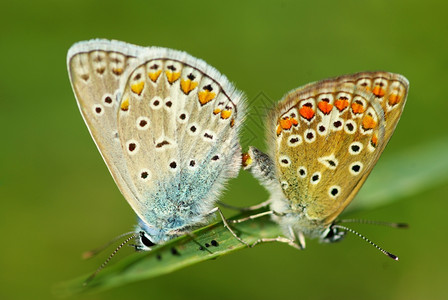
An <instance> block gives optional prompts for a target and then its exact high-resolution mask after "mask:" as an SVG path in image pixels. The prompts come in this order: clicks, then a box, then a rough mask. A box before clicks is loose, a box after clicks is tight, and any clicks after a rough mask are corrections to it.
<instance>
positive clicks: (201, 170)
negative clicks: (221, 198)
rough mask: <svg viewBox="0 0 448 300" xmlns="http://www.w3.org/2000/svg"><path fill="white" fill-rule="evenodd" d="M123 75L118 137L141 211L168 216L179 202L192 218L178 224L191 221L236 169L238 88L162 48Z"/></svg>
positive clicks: (192, 60)
mask: <svg viewBox="0 0 448 300" xmlns="http://www.w3.org/2000/svg"><path fill="white" fill-rule="evenodd" d="M129 78H130V79H129V80H128V82H127V83H126V85H125V89H124V93H123V97H122V102H121V105H120V111H119V121H118V123H119V136H120V139H121V144H122V145H123V147H124V149H123V151H124V152H125V153H126V155H125V162H126V165H127V166H128V169H129V173H130V174H129V175H130V178H131V180H132V182H134V183H135V186H136V198H137V199H139V200H138V201H139V202H140V204H141V205H143V206H144V207H145V213H143V215H142V216H141V218H142V220H146V221H148V220H153V219H154V218H153V217H151V216H152V215H155V216H156V218H157V219H165V220H167V219H169V218H171V217H173V216H174V215H176V214H177V213H178V212H179V211H182V209H183V208H185V209H189V210H190V211H191V215H192V219H191V220H186V221H185V220H182V221H181V222H180V223H182V222H184V221H185V222H191V223H194V222H195V221H194V219H193V217H194V216H201V215H202V216H201V217H203V214H204V213H205V212H206V211H208V210H209V209H210V207H211V205H212V204H213V203H214V201H215V200H216V195H217V194H218V193H219V192H220V191H221V189H222V184H223V183H224V181H226V180H227V178H229V177H234V176H236V174H237V173H238V170H239V168H240V160H241V159H240V155H241V150H240V145H239V142H238V131H239V129H240V126H241V123H242V116H243V109H244V106H243V103H242V94H241V93H239V92H238V91H236V90H235V88H234V87H233V86H232V85H231V84H230V83H229V82H228V81H227V79H226V78H225V77H224V76H222V75H220V74H219V73H218V72H217V71H216V70H215V69H213V68H212V67H210V66H208V65H207V64H205V63H204V62H203V61H201V60H198V59H195V58H193V57H191V56H189V55H188V54H186V53H183V52H178V51H174V50H170V49H163V48H150V49H148V51H147V53H146V59H145V61H144V63H143V64H141V65H140V66H139V67H138V68H136V69H135V70H134V72H133V73H132V74H131V75H130V77H129ZM152 222H153V223H155V222H156V221H152ZM152 225H155V224H152Z"/></svg>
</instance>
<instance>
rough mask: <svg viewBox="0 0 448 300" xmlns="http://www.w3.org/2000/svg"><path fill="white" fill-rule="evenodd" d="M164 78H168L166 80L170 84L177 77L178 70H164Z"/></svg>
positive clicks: (178, 74) (178, 75)
mask: <svg viewBox="0 0 448 300" xmlns="http://www.w3.org/2000/svg"><path fill="white" fill-rule="evenodd" d="M165 74H166V79H168V82H169V83H170V84H171V83H173V82H175V81H176V80H178V79H179V77H180V72H171V71H165Z"/></svg>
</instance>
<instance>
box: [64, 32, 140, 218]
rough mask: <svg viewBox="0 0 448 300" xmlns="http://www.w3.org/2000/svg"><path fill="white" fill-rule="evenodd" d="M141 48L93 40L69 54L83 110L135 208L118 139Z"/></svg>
mask: <svg viewBox="0 0 448 300" xmlns="http://www.w3.org/2000/svg"><path fill="white" fill-rule="evenodd" d="M140 51H141V48H140V47H137V46H133V45H129V44H125V43H122V42H117V41H106V40H92V41H88V42H80V43H77V44H75V45H74V46H72V47H71V48H70V50H69V52H68V55H67V65H68V71H69V75H70V81H71V84H72V87H73V91H74V93H75V96H76V100H77V102H78V106H79V109H80V111H81V114H82V116H83V118H84V121H85V122H86V124H87V127H88V129H89V131H90V134H91V135H92V138H93V140H94V141H95V144H96V145H97V147H98V149H99V151H100V153H101V155H102V156H103V159H104V160H105V162H106V165H107V167H108V168H109V171H110V172H111V174H112V176H113V178H114V180H115V182H116V183H117V185H118V187H119V189H120V191H121V192H122V194H123V195H124V196H125V198H126V199H127V200H128V201H129V203H130V204H131V206H133V208H134V210H135V209H138V207H136V206H135V203H136V201H135V199H136V195H135V193H134V192H133V189H132V182H131V178H130V176H129V174H128V172H127V168H126V165H125V159H124V154H123V151H122V147H121V145H120V139H119V138H118V123H117V114H118V108H119V102H120V95H121V93H122V92H121V88H120V86H123V84H124V83H125V82H126V79H127V77H128V76H129V74H130V72H131V71H132V69H133V68H135V64H136V63H137V61H138V59H137V56H138V55H139V53H140Z"/></svg>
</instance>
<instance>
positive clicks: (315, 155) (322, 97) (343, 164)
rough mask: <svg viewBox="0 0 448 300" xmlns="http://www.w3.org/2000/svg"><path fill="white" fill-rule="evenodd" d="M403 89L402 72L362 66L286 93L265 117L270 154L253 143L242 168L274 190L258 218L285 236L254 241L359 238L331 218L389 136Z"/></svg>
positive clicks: (403, 98) (365, 174)
mask: <svg viewBox="0 0 448 300" xmlns="http://www.w3.org/2000/svg"><path fill="white" fill-rule="evenodd" d="M408 88H409V82H408V80H407V79H406V78H405V77H404V76H402V75H398V74H393V73H388V72H363V73H357V74H352V75H345V76H340V77H337V78H331V79H326V80H323V81H319V82H315V83H310V84H307V85H305V86H303V87H300V88H298V89H295V90H293V91H291V92H289V93H287V94H286V96H285V97H284V98H283V99H282V100H281V101H280V102H279V103H278V104H277V105H276V106H275V108H274V109H272V111H271V112H270V114H269V117H268V124H267V144H268V147H269V150H268V153H267V154H265V153H263V152H261V151H260V150H258V149H256V148H254V147H250V148H249V151H248V153H247V154H245V155H244V156H243V165H244V167H245V169H247V170H250V172H251V173H252V174H253V175H254V176H255V177H256V178H257V179H259V181H260V182H261V183H262V184H263V185H264V186H265V187H266V188H267V190H268V191H269V192H270V194H271V196H270V199H269V200H268V201H267V202H266V204H270V208H271V210H270V211H268V212H264V213H261V214H260V215H259V216H262V215H267V214H271V215H272V218H273V220H274V221H276V222H277V223H278V224H279V225H280V226H281V228H282V230H283V232H284V235H285V237H278V238H274V239H261V240H260V241H259V242H268V241H278V242H284V243H287V244H290V245H292V246H294V247H296V248H299V249H303V248H305V236H307V237H310V238H319V239H320V240H321V241H323V242H335V241H338V240H340V239H341V238H342V237H343V236H344V234H345V232H346V231H350V232H353V233H355V234H357V235H358V236H361V235H360V234H358V233H357V232H355V231H353V230H351V229H349V228H347V227H345V226H342V225H339V224H338V222H337V221H335V220H336V218H337V217H338V216H339V214H340V213H341V212H342V211H343V210H344V208H345V207H346V206H347V205H348V204H349V203H350V202H351V201H352V200H353V198H354V197H355V195H356V194H357V192H358V191H359V189H360V188H361V186H362V184H363V183H364V181H365V180H366V179H367V177H368V176H369V174H370V172H371V171H372V169H373V167H374V166H375V164H376V162H377V161H378V159H379V157H380V155H381V153H382V152H383V150H384V148H385V147H386V145H387V143H388V141H389V139H390V138H391V136H392V134H393V132H394V130H395V127H396V126H397V123H398V120H399V119H400V116H401V114H402V111H403V108H404V105H405V103H406V97H407V93H408ZM258 207H259V206H258ZM254 217H256V216H252V217H249V218H254ZM396 227H405V225H404V224H399V225H396ZM361 237H362V238H364V239H365V240H367V241H368V242H369V243H371V244H372V245H374V246H375V247H377V248H378V249H379V250H381V251H382V252H383V253H385V254H387V255H389V256H390V257H392V258H396V256H394V255H393V254H391V253H389V252H387V251H385V250H383V249H381V248H379V247H378V246H376V245H375V244H373V243H372V242H370V241H369V240H368V239H367V238H365V237H363V236H361Z"/></svg>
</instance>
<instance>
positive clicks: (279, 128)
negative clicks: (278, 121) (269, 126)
mask: <svg viewBox="0 0 448 300" xmlns="http://www.w3.org/2000/svg"><path fill="white" fill-rule="evenodd" d="M276 132H277V136H279V135H280V133H282V126H281V125H277V131H276Z"/></svg>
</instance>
